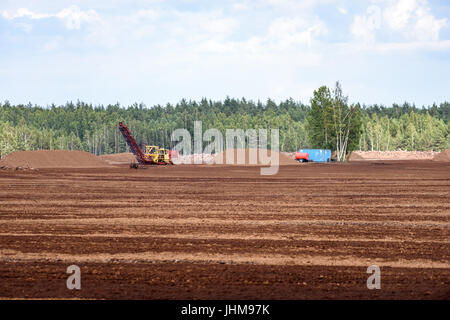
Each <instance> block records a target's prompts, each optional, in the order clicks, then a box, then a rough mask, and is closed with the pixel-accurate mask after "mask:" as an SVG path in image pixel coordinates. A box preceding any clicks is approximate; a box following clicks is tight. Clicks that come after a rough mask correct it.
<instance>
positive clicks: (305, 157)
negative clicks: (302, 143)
mask: <svg viewBox="0 0 450 320" xmlns="http://www.w3.org/2000/svg"><path fill="white" fill-rule="evenodd" d="M295 159H296V160H298V162H308V161H314V162H330V161H331V150H329V149H299V150H298V151H297V152H296V153H295Z"/></svg>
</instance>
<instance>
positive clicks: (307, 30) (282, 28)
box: [268, 18, 327, 47]
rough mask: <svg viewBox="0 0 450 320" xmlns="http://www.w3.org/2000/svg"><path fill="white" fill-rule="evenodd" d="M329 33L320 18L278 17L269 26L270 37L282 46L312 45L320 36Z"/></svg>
mask: <svg viewBox="0 0 450 320" xmlns="http://www.w3.org/2000/svg"><path fill="white" fill-rule="evenodd" d="M326 33H327V28H326V26H325V24H324V23H323V22H322V21H320V20H319V19H317V18H316V19H315V20H314V21H307V20H305V19H301V18H277V19H275V20H274V21H273V22H272V23H271V24H270V26H269V33H268V37H269V39H270V40H271V41H273V42H275V43H277V44H279V45H280V46H282V47H286V46H290V45H294V44H303V45H307V46H311V45H312V42H313V41H314V40H315V39H316V38H317V37H319V36H321V35H324V34H326Z"/></svg>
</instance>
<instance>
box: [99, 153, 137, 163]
mask: <svg viewBox="0 0 450 320" xmlns="http://www.w3.org/2000/svg"><path fill="white" fill-rule="evenodd" d="M99 158H100V159H102V160H105V161H106V162H108V163H109V164H129V163H132V162H137V160H136V157H135V156H134V154H133V153H131V152H125V153H115V154H104V155H101V156H99Z"/></svg>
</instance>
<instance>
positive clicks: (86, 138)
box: [0, 97, 450, 156]
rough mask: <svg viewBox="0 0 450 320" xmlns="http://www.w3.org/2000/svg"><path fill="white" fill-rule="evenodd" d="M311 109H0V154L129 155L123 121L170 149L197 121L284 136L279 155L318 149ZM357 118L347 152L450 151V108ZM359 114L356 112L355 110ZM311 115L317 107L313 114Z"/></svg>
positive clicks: (361, 112) (403, 109) (234, 103)
mask: <svg viewBox="0 0 450 320" xmlns="http://www.w3.org/2000/svg"><path fill="white" fill-rule="evenodd" d="M311 105H313V106H314V101H313V99H311V101H310V104H303V103H301V102H298V101H294V100H293V99H288V100H286V101H283V102H280V103H276V102H274V101H273V100H271V99H268V100H267V101H265V102H261V101H257V102H254V101H251V100H246V99H245V98H241V99H235V98H230V97H227V98H226V99H225V100H223V101H212V100H208V99H202V100H201V101H191V100H189V101H188V100H181V101H180V102H179V103H177V104H175V105H172V104H167V105H165V106H161V105H155V106H151V107H147V106H146V105H144V104H143V103H140V104H138V103H135V104H133V105H130V106H126V107H125V106H121V105H120V104H119V103H117V104H114V105H106V106H104V105H92V104H89V103H86V102H82V101H77V102H67V103H66V104H65V105H60V106H56V105H51V106H45V107H43V106H37V105H32V104H31V103H29V104H28V105H11V104H10V103H9V102H8V101H5V102H3V103H0V155H2V156H4V155H6V154H8V153H11V152H13V151H16V150H38V149H67V150H84V151H88V152H91V153H94V154H96V155H101V154H108V153H119V152H126V151H128V148H127V145H126V144H125V142H124V140H123V138H122V136H121V134H120V132H119V130H118V123H119V122H120V121H123V122H124V123H125V124H126V125H127V126H128V127H129V128H130V129H131V130H132V133H133V135H134V136H135V138H136V140H137V141H138V143H140V144H141V145H144V144H152V145H160V146H164V147H166V148H168V147H170V146H171V141H170V136H171V133H172V131H173V130H175V129H177V128H186V129H188V130H189V131H190V132H191V134H192V133H193V124H194V121H197V120H199V121H202V122H203V123H202V126H203V130H207V129H209V128H216V129H219V130H221V131H222V132H223V133H224V132H225V130H226V129H227V128H230V129H233V128H240V129H250V128H253V129H259V128H267V129H270V128H278V129H279V130H280V149H281V151H295V150H297V149H298V148H299V147H302V148H306V147H315V146H316V145H317V143H316V142H315V141H314V139H313V136H314V135H313V134H312V130H313V129H312V125H311V123H312V122H311V119H313V114H314V113H312V111H311ZM352 107H354V108H353V109H354V110H357V111H358V122H357V127H355V128H356V129H354V131H355V133H354V134H353V135H352V137H351V139H353V140H352V141H350V142H349V143H348V148H347V149H346V152H349V151H352V150H355V149H358V150H382V151H384V150H409V151H411V150H420V151H422V150H435V151H439V150H443V149H446V148H449V147H450V123H449V119H450V103H449V102H443V103H440V104H439V105H437V104H433V105H431V106H428V107H425V106H424V107H416V106H415V105H413V104H409V103H404V104H402V105H398V104H393V105H392V106H382V105H368V106H366V105H362V106H361V105H360V104H356V105H355V104H354V105H352ZM355 108H356V109H355ZM313 110H314V108H313Z"/></svg>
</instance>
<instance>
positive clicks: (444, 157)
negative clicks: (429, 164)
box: [433, 149, 450, 162]
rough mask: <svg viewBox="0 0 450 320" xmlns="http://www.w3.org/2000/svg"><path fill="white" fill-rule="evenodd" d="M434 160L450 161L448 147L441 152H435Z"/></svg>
mask: <svg viewBox="0 0 450 320" xmlns="http://www.w3.org/2000/svg"><path fill="white" fill-rule="evenodd" d="M433 160H434V161H442V162H450V149H447V150H444V151H442V152H441V153H439V154H437V155H436V156H435V157H434V158H433Z"/></svg>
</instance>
